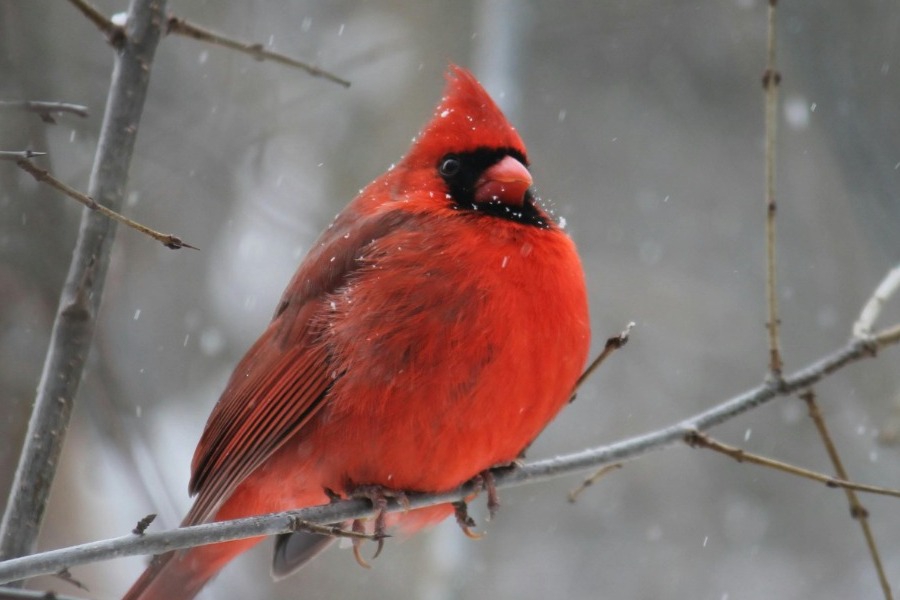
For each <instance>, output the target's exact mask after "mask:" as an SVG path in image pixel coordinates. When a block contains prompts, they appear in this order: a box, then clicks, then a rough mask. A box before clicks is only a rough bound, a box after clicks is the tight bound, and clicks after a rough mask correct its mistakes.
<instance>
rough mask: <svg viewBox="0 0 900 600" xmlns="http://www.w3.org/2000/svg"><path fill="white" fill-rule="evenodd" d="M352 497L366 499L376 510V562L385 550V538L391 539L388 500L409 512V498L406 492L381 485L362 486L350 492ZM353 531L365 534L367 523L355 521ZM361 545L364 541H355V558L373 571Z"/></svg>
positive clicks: (374, 538) (361, 564)
mask: <svg viewBox="0 0 900 600" xmlns="http://www.w3.org/2000/svg"><path fill="white" fill-rule="evenodd" d="M350 497H351V498H365V499H366V500H368V501H369V502H371V503H372V508H373V509H375V527H374V531H373V533H372V536H371V539H373V540H375V541H376V542H377V543H378V547H377V548H376V549H375V554H373V555H372V559H373V560H374V559H376V558H378V555H379V554H381V550H382V548H384V540H385V538H388V537H390V536H389V535H388V534H387V532H386V529H387V526H386V515H387V506H388V500H397V501H398V502H400V504H402V505H403V506H404V508H405V509H406V510H409V498H407V496H406V493H405V492H402V491H400V490H391V489H388V488H386V487H384V486H381V485H361V486H359V487H357V488H356V489H354V490H353V491H352V492H350ZM353 531H355V532H357V533H365V531H366V525H365V521H364V520H363V519H356V520H354V521H353ZM361 545H362V539H354V540H353V557H354V558H355V559H356V562H357V563H359V565H360V566H361V567H365V568H366V569H371V568H372V565H370V564H369V563H368V561H366V560H365V559H364V558H363V557H362V554H360V551H359V548H360V546H361Z"/></svg>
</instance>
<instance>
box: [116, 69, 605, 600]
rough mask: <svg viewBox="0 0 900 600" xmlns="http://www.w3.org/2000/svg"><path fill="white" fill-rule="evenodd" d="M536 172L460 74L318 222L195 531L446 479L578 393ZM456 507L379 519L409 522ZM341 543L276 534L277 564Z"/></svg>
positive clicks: (576, 287) (577, 363) (511, 451)
mask: <svg viewBox="0 0 900 600" xmlns="http://www.w3.org/2000/svg"><path fill="white" fill-rule="evenodd" d="M527 167H528V159H527V158H526V152H525V145H524V144H523V143H522V140H521V138H520V137H519V134H518V133H517V132H516V130H515V129H514V128H513V127H512V126H511V125H510V124H509V123H508V122H507V120H506V118H505V117H504V116H503V113H502V112H501V111H500V109H499V108H498V107H497V105H496V104H494V102H493V101H492V100H491V98H490V96H488V94H487V92H485V91H484V89H483V88H482V87H481V85H479V83H478V82H477V81H476V80H475V78H474V77H473V76H472V75H471V74H470V73H469V72H468V71H466V70H465V69H463V68H460V67H456V66H451V67H450V68H449V71H448V74H447V87H446V89H445V92H444V97H443V98H442V100H441V102H440V104H439V105H438V107H437V108H436V109H435V112H434V116H433V117H432V119H431V120H430V121H429V122H428V123H427V124H426V125H425V127H424V129H422V131H421V133H420V134H419V136H418V137H417V138H416V139H415V141H414V142H413V145H412V148H410V150H409V153H408V154H407V155H406V156H405V157H404V158H403V159H402V160H401V161H400V162H399V163H397V165H396V166H395V167H393V168H392V169H389V170H388V171H387V172H386V173H384V174H383V175H381V176H380V177H379V178H378V179H376V180H375V181H373V182H372V183H371V184H369V185H368V187H366V188H365V189H364V190H363V191H362V192H361V193H360V194H359V196H357V197H356V199H354V200H353V201H352V202H351V203H350V204H349V205H347V207H346V208H345V209H344V210H343V211H342V212H341V213H340V214H339V215H338V216H337V218H336V219H335V221H334V222H333V223H332V224H331V225H330V226H329V227H328V229H326V230H325V232H324V233H322V235H321V236H320V237H319V239H318V241H316V243H315V245H314V246H313V247H312V249H311V250H310V252H309V254H308V255H307V256H306V258H305V259H304V261H303V263H302V264H301V265H300V267H299V269H298V270H297V273H296V274H295V275H294V277H293V279H292V280H291V282H290V284H289V285H288V287H287V290H286V291H285V292H284V295H283V296H282V298H281V301H280V302H279V304H278V308H277V310H276V311H275V316H274V318H273V319H272V322H271V323H270V324H269V326H268V328H267V329H266V330H265V332H263V334H262V336H261V337H260V338H259V340H257V342H256V343H255V344H253V346H252V347H251V348H250V350H249V351H248V352H247V354H246V355H245V356H244V357H243V359H241V362H240V363H239V364H238V365H237V367H236V368H235V370H234V373H233V374H232V376H231V379H230V381H229V382H228V386H227V387H226V389H225V391H224V393H223V394H222V397H221V398H220V399H219V401H218V403H217V404H216V407H215V408H214V409H213V412H212V414H211V415H210V417H209V420H208V422H207V424H206V429H205V430H204V432H203V435H202V437H201V439H200V442H199V444H198V445H197V449H196V451H195V453H194V459H193V462H192V464H191V468H192V476H191V480H190V492H191V493H192V494H196V495H197V498H196V501H195V502H194V505H193V507H192V508H191V510H190V512H188V514H187V516H186V517H185V519H184V522H183V525H193V524H197V523H204V522H208V521H218V520H225V519H233V518H238V517H245V516H250V515H259V514H264V513H270V512H275V511H282V510H289V509H295V508H301V507H307V506H313V505H318V504H326V503H328V502H329V501H330V500H331V499H334V498H336V497H342V498H345V497H350V496H353V495H356V494H358V493H359V492H360V491H362V493H363V495H366V496H367V497H369V498H372V499H373V500H377V498H378V497H384V496H383V495H382V493H383V494H390V493H391V491H417V492H436V491H445V490H452V489H455V488H457V487H458V486H459V485H461V484H462V483H464V482H466V481H467V480H470V479H472V478H473V477H475V476H477V475H478V474H479V473H481V472H485V471H486V470H487V469H490V468H491V467H494V466H496V465H502V464H509V463H511V462H513V461H515V460H516V459H517V458H518V457H519V456H520V454H521V453H522V452H523V450H524V449H525V447H526V446H528V445H529V444H530V443H531V442H532V441H533V440H534V438H535V437H536V436H537V435H538V434H539V433H540V432H541V430H542V429H544V427H545V426H546V425H547V423H549V422H550V420H551V419H553V417H554V416H555V415H556V414H557V413H558V412H559V411H560V409H561V408H562V407H563V406H565V405H566V403H567V402H568V400H569V398H570V396H571V395H572V392H573V387H574V385H575V382H576V380H577V378H578V376H579V374H580V373H581V370H582V368H583V366H584V363H585V360H586V358H587V351H588V345H589V340H590V328H589V319H588V305H587V294H586V290H585V283H584V275H583V272H582V268H581V263H580V261H579V258H578V255H577V253H576V250H575V246H574V244H573V243H572V241H571V239H570V238H569V237H568V236H567V235H566V234H565V233H564V232H563V231H562V229H561V228H560V227H559V226H558V225H557V224H556V223H555V222H554V220H553V219H552V218H551V216H550V215H549V214H548V213H547V212H546V211H545V210H544V209H543V208H542V207H541V205H540V204H539V203H538V201H537V199H536V198H535V196H534V193H533V191H532V189H531V184H532V178H531V175H530V173H529V172H528V168H527ZM373 490H374V492H375V493H374V494H373ZM379 492H381V493H379ZM453 512H454V508H453V507H451V506H450V505H440V506H435V507H431V508H424V509H418V510H412V511H409V512H406V513H395V514H392V515H389V518H388V519H387V520H386V521H385V520H384V518H383V515H382V518H381V519H380V521H379V525H382V524H384V523H385V522H386V524H387V525H388V526H389V527H395V528H397V529H399V530H400V531H401V532H403V533H412V532H414V531H416V530H418V529H421V528H422V527H425V526H427V525H429V524H431V523H435V522H437V521H439V520H441V519H443V518H445V517H447V516H449V515H450V514H453ZM261 540H262V538H255V539H248V540H241V541H235V542H227V543H221V544H215V545H209V546H201V547H197V548H192V549H188V550H181V551H175V552H170V553H167V554H164V555H161V556H158V557H156V558H154V560H153V562H152V563H151V565H150V566H149V567H148V568H147V570H146V571H145V572H144V574H143V575H141V577H140V578H139V579H138V581H137V582H136V583H135V584H134V586H133V587H132V588H131V590H130V591H129V592H128V593H127V594H126V595H125V599H126V600H137V599H141V600H173V599H179V598H181V599H186V598H193V597H194V596H195V595H196V594H197V593H198V592H199V590H200V589H201V588H202V587H203V586H204V584H206V582H207V581H209V579H211V578H212V577H213V576H214V575H215V574H216V573H217V572H218V571H219V570H220V569H221V568H222V567H223V566H224V565H225V564H226V563H227V562H228V561H230V560H231V559H233V558H234V557H235V556H237V555H238V554H239V553H241V552H243V551H245V550H247V549H248V548H250V547H251V546H253V545H255V544H257V543H258V542H260V541H261ZM329 542H330V538H327V537H323V536H318V535H315V534H304V533H295V534H286V535H283V536H280V537H279V538H278V539H277V541H276V549H275V560H274V564H273V574H274V575H276V576H283V575H286V574H288V573H290V572H292V571H293V570H295V569H296V568H297V567H299V566H300V565H302V564H303V563H305V562H306V561H307V560H309V559H310V558H312V557H313V556H314V555H315V554H317V553H318V552H319V551H321V550H322V549H324V548H325V547H326V546H327V545H328V543H329Z"/></svg>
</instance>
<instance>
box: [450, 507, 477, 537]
mask: <svg viewBox="0 0 900 600" xmlns="http://www.w3.org/2000/svg"><path fill="white" fill-rule="evenodd" d="M453 514H454V515H455V516H456V524H457V525H459V528H460V529H462V532H463V533H464V534H466V537H467V538H469V539H472V540H479V539H481V538H482V537H484V534H483V533H478V532H476V531H472V528H473V527H475V519H473V518H472V517H470V516H469V505H468V504H466V501H465V500H458V501H456V502H454V503H453Z"/></svg>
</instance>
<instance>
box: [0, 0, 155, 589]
mask: <svg viewBox="0 0 900 600" xmlns="http://www.w3.org/2000/svg"><path fill="white" fill-rule="evenodd" d="M74 1H75V0H73V2H74ZM76 5H80V3H78V2H76ZM164 10H165V0H132V1H131V5H130V6H129V16H128V30H127V35H126V37H125V39H124V42H123V44H122V47H121V48H120V49H119V51H118V52H117V53H116V57H115V63H114V67H113V74H112V81H111V84H110V90H109V96H108V99H107V105H106V112H105V114H104V116H103V124H102V126H101V129H100V137H99V140H98V143H97V153H96V155H95V157H94V166H93V170H92V171H91V177H90V183H89V186H88V193H89V195H90V197H91V198H96V199H97V200H98V201H99V202H100V203H102V204H103V205H105V206H107V207H109V208H110V209H111V210H117V209H118V208H119V207H120V206H121V204H122V199H123V195H124V190H125V187H126V186H125V182H126V180H127V176H128V167H129V165H130V163H131V156H132V152H133V150H134V143H135V139H136V136H137V131H138V124H139V123H140V117H141V113H142V111H143V107H144V99H145V97H146V93H147V87H148V85H149V82H150V66H151V64H152V62H153V54H154V51H155V50H156V45H157V42H158V40H159V36H160V33H161V32H160V26H161V24H162V22H163V21H164V12H163V11H164ZM114 234H115V222H114V221H111V220H109V219H107V218H106V217H104V216H102V215H100V214H98V213H97V212H95V211H84V212H83V213H82V218H81V226H80V229H79V232H78V241H77V242H76V246H75V249H74V251H73V255H72V262H71V264H70V265H69V273H68V275H67V277H66V283H65V287H64V288H63V291H62V294H61V297H60V301H59V307H58V309H57V313H56V318H55V320H54V323H53V331H52V334H51V338H50V346H49V348H48V350H47V357H46V360H45V362H44V367H43V372H42V373H41V380H40V383H39V385H38V391H37V396H36V398H35V404H34V409H33V412H32V415H31V419H30V421H29V423H28V431H27V433H26V436H25V446H24V448H23V450H22V455H21V457H20V460H19V465H18V467H17V469H16V474H15V478H14V480H13V485H12V489H11V491H10V496H9V501H8V504H7V509H6V512H5V513H4V515H3V520H2V523H0V556H2V557H12V556H22V555H25V554H29V553H31V552H33V551H34V545H35V540H36V538H37V533H38V530H39V528H40V524H41V520H42V518H43V515H44V509H45V507H46V504H47V497H48V495H49V493H50V486H51V483H52V482H53V477H54V474H55V471H56V466H57V464H58V463H59V455H60V452H61V449H62V444H63V440H64V438H65V434H66V430H67V428H68V424H69V417H70V415H71V414H72V407H73V405H74V399H75V394H76V392H77V391H78V386H79V384H80V382H81V377H82V373H83V370H84V364H85V360H86V359H87V355H88V352H89V350H90V346H91V340H92V339H93V336H94V328H95V325H96V322H97V313H98V310H99V307H100V300H101V298H102V296H103V284H104V280H105V278H106V270H107V266H108V264H109V251H110V247H111V246H112V241H113V236H114ZM58 570H59V569H57V571H58Z"/></svg>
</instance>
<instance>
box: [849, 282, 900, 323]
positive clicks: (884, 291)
mask: <svg viewBox="0 0 900 600" xmlns="http://www.w3.org/2000/svg"><path fill="white" fill-rule="evenodd" d="M898 289H900V265H897V266H896V267H894V268H893V269H891V270H890V271H888V274H887V275H885V276H884V279H882V280H881V283H879V284H878V287H877V288H875V291H874V292H872V296H871V297H870V298H869V301H868V302H866V305H865V306H864V307H863V309H862V311H861V312H860V313H859V318H858V319H857V320H856V323H854V324H853V335H854V336H856V337H858V338H864V337H866V336H868V335H870V334H871V333H872V325H874V324H875V320H876V319H878V316H879V315H880V314H881V309H882V308H883V307H884V305H885V304H887V301H888V300H890V299H891V296H893V295H894V294H895V293H896V292H897V290H898Z"/></svg>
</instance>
